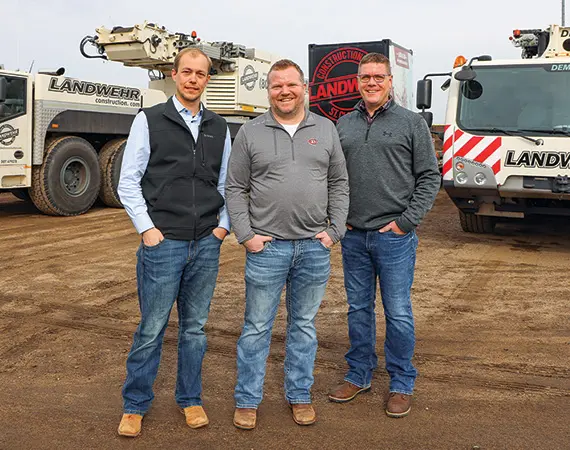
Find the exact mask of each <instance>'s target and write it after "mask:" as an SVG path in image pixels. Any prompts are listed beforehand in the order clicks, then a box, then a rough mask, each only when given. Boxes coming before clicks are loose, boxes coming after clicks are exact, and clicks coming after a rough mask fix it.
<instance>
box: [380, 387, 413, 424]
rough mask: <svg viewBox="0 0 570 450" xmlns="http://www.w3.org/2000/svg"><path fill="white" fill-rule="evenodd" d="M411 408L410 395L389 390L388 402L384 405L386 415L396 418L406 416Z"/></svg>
mask: <svg viewBox="0 0 570 450" xmlns="http://www.w3.org/2000/svg"><path fill="white" fill-rule="evenodd" d="M411 409H412V396H411V395H406V394H400V393H399V392H390V396H389V397H388V404H387V405H386V415H387V416H388V417H393V418H395V419H398V418H400V417H406V416H407V415H408V414H409V413H410V410H411Z"/></svg>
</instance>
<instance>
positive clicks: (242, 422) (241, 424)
mask: <svg viewBox="0 0 570 450" xmlns="http://www.w3.org/2000/svg"><path fill="white" fill-rule="evenodd" d="M256 422H257V409H253V408H236V410H235V412H234V425H235V426H236V428H239V429H241V430H253V429H254V428H255V425H256Z"/></svg>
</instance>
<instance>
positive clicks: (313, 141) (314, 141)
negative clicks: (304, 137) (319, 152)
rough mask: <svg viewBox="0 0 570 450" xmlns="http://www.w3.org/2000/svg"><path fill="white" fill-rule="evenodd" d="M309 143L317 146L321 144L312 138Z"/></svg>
mask: <svg viewBox="0 0 570 450" xmlns="http://www.w3.org/2000/svg"><path fill="white" fill-rule="evenodd" d="M307 142H308V143H309V144H311V145H317V144H318V143H319V141H317V140H316V139H315V138H311V139H309V140H308V141H307Z"/></svg>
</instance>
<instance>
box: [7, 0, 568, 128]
mask: <svg viewBox="0 0 570 450" xmlns="http://www.w3.org/2000/svg"><path fill="white" fill-rule="evenodd" d="M567 7H568V8H570V4H567ZM567 17H568V14H567ZM2 18H3V19H4V20H3V22H2V26H1V27H0V42H1V43H2V44H1V52H0V64H4V66H5V67H6V68H7V69H20V70H24V71H27V70H28V69H29V67H30V64H31V63H32V61H34V66H33V70H32V72H36V71H37V70H38V69H44V68H57V67H62V66H63V67H65V68H66V75H69V76H71V77H77V78H84V79H89V80H92V81H103V82H106V83H117V84H127V85H133V86H137V87H146V83H147V80H148V77H147V73H146V71H145V70H142V69H138V68H127V67H124V66H122V65H121V64H119V63H115V62H103V61H101V60H88V59H85V58H83V57H82V56H81V54H80V53H79V42H80V41H81V39H82V38H83V36H85V35H93V34H94V31H95V28H96V27H98V26H101V25H103V26H105V27H107V28H111V27H113V26H117V25H122V26H131V25H134V24H136V23H142V22H144V21H145V20H148V21H151V22H155V23H158V24H160V25H163V26H165V27H166V28H167V29H168V30H169V31H173V32H176V31H179V32H185V33H188V34H189V33H190V32H191V31H192V30H196V31H197V32H198V36H200V37H202V39H203V40H207V41H233V42H235V43H239V44H243V45H245V46H247V47H256V48H259V49H262V50H266V51H269V52H271V53H276V54H279V55H280V56H282V57H287V58H291V59H293V60H295V61H297V62H298V63H299V64H300V65H301V67H302V68H303V69H304V70H305V71H308V57H307V54H308V53H307V46H308V44H310V43H316V44H325V43H334V42H352V41H373V40H380V39H392V40H393V41H394V42H396V43H398V44H400V45H402V46H404V47H406V48H410V49H412V50H413V53H414V67H413V78H414V84H415V80H418V79H421V78H422V77H423V75H424V74H426V73H428V72H446V71H448V70H450V69H451V67H452V65H453V61H454V59H455V57H456V56H457V55H459V54H462V55H464V56H466V57H467V58H469V57H471V56H474V55H480V54H490V55H492V56H493V58H494V59H499V58H519V56H520V50H519V49H516V48H514V47H513V46H512V44H511V43H510V42H509V40H508V37H509V36H510V34H511V32H512V30H513V29H515V28H545V27H547V26H548V25H549V24H552V23H556V24H560V23H561V0H543V1H540V2H536V1H531V0H518V1H505V0H478V1H477V2H467V1H445V0H432V1H423V0H422V1H419V0H408V1H405V0H403V1H402V0H400V1H393V2H390V1H378V0H376V1H375V0H328V1H322V0H318V1H310V0H309V1H307V0H305V1H302V0H266V1H263V2H261V1H252V0H250V1H239V0H233V1H232V0H210V1H175V2H161V1H155V0H138V1H131V0H125V1H119V0H97V1H95V2H83V1H81V2H80V1H78V0H76V1H71V0H50V1H49V2H47V1H44V0H41V1H39V0H28V1H25V0H20V1H18V0H16V1H10V2H8V1H7V0H6V1H2ZM567 22H568V20H567ZM441 81H443V79H441ZM439 85H440V81H439V80H438V81H436V82H434V87H438V86H439ZM445 101H446V94H445V93H443V92H441V91H440V90H439V89H434V107H433V109H432V111H433V112H434V115H435V118H434V123H443V121H444V113H445Z"/></svg>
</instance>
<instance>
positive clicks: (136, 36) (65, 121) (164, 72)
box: [0, 22, 278, 216]
mask: <svg viewBox="0 0 570 450" xmlns="http://www.w3.org/2000/svg"><path fill="white" fill-rule="evenodd" d="M88 44H92V45H94V46H95V48H96V51H95V53H91V54H90V53H89V52H87V51H86V45H88ZM188 46H196V47H198V48H200V49H202V50H203V51H204V52H205V53H206V54H208V56H210V58H211V59H212V62H213V67H212V78H211V81H210V83H209V84H208V87H207V89H206V91H205V93H204V96H203V102H204V104H205V105H206V106H207V107H208V108H210V109H211V110H213V111H215V112H217V113H218V114H221V115H223V116H224V117H225V118H226V120H227V121H228V125H229V128H230V132H231V133H232V136H234V135H235V133H237V130H238V129H239V127H240V126H241V124H243V123H244V121H246V120H249V119H250V118H252V117H255V116H257V115H259V114H261V113H263V112H265V111H266V110H267V109H268V107H269V105H268V100H267V91H266V85H267V72H268V71H269V68H270V66H271V64H272V63H273V62H274V61H275V60H277V59H278V58H277V57H276V56H275V55H272V54H270V53H266V52H261V51H259V50H256V49H250V48H245V47H244V46H243V45H238V44H234V43H232V42H204V41H202V40H201V39H200V38H198V37H197V35H196V33H195V32H192V33H191V34H190V35H187V34H184V33H171V32H169V31H167V30H166V29H165V28H164V27H161V26H158V25H156V24H152V23H148V22H144V23H143V24H140V25H135V26H133V27H128V28H125V27H115V28H113V29H107V28H104V27H100V28H97V29H96V35H95V36H86V37H85V38H84V39H83V40H82V42H81V47H80V48H81V52H82V54H83V55H84V56H85V57H87V58H101V59H105V60H111V61H118V62H122V63H123V64H125V65H127V66H135V67H141V68H144V69H148V70H149V75H150V78H151V81H150V82H149V88H148V89H140V88H137V87H132V86H118V85H110V84H105V83H98V82H94V81H87V80H80V79H75V78H69V77H66V76H64V69H58V70H56V71H41V72H38V74H35V75H33V74H31V73H24V72H13V71H7V70H4V69H3V68H2V67H0V192H2V191H11V192H13V193H14V194H15V195H16V196H18V197H20V198H24V197H28V196H29V197H30V198H31V200H32V201H33V203H34V204H35V205H36V206H37V208H38V209H39V210H40V211H42V212H43V213H46V214H50V215H62V216H72V215H78V214H82V213H84V212H86V211H87V210H89V208H91V206H92V205H93V203H94V202H95V201H96V200H97V197H99V198H100V199H101V200H102V201H103V202H104V203H105V204H106V205H108V206H113V207H120V206H121V203H120V201H119V198H118V195H117V184H118V180H119V173H120V166H121V160H122V154H123V150H124V147H125V143H126V138H127V136H128V133H129V130H130V126H131V123H132V121H133V119H134V116H135V115H136V114H137V113H138V111H139V110H140V109H141V108H144V107H148V106H152V105H154V104H157V103H160V102H164V101H165V100H166V99H167V98H168V96H170V95H172V94H173V93H174V92H175V84H174V81H173V80H172V78H171V77H170V71H171V68H172V63H173V61H174V57H175V56H176V54H177V53H178V52H179V51H180V50H181V49H183V48H185V47H188Z"/></svg>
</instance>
